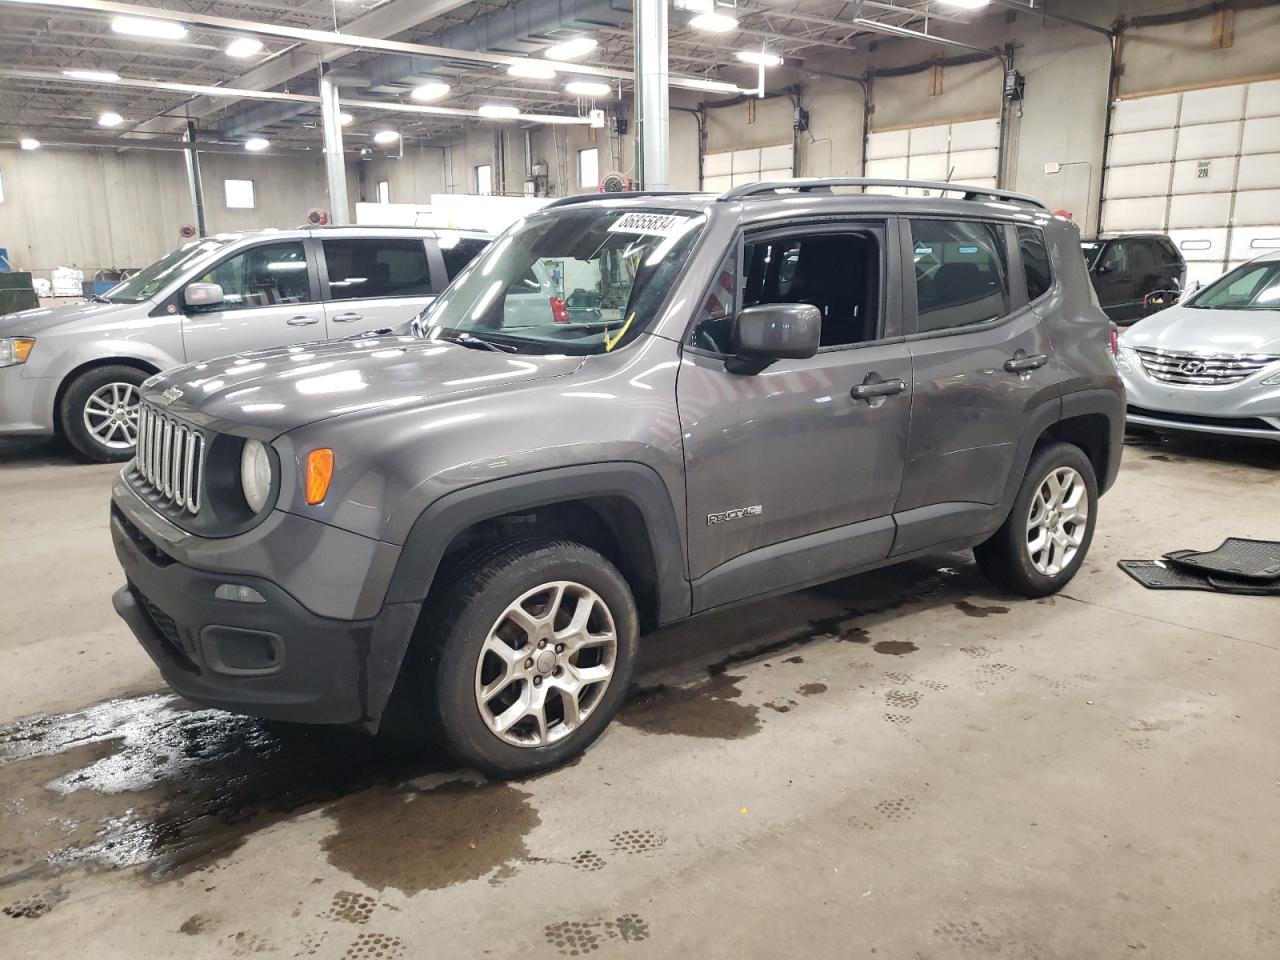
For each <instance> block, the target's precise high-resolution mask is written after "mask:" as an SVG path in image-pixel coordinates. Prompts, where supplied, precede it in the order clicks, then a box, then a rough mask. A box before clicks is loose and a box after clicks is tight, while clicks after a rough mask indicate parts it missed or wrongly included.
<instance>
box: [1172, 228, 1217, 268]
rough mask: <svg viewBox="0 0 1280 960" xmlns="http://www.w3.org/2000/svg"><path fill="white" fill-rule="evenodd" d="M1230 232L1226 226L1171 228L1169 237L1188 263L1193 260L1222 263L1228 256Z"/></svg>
mask: <svg viewBox="0 0 1280 960" xmlns="http://www.w3.org/2000/svg"><path fill="white" fill-rule="evenodd" d="M1229 233H1230V231H1229V230H1228V229H1227V228H1226V227H1213V228H1211V229H1207V228H1201V229H1190V230H1170V231H1169V239H1171V240H1172V241H1173V242H1174V245H1175V246H1177V248H1178V250H1179V251H1180V252H1181V253H1182V259H1183V260H1186V261H1187V262H1188V263H1191V262H1193V261H1200V262H1204V261H1209V262H1212V263H1222V262H1223V261H1224V260H1226V258H1227V235H1228V234H1229Z"/></svg>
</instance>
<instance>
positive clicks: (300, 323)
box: [288, 316, 320, 327]
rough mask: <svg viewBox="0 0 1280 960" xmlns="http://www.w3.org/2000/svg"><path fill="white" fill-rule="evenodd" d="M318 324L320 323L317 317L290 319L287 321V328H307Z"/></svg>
mask: <svg viewBox="0 0 1280 960" xmlns="http://www.w3.org/2000/svg"><path fill="white" fill-rule="evenodd" d="M319 322H320V318H319V317H306V316H303V317H291V318H290V319H289V321H288V323H289V326H291V327H309V326H311V325H312V324H313V323H319Z"/></svg>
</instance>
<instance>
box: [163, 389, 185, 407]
mask: <svg viewBox="0 0 1280 960" xmlns="http://www.w3.org/2000/svg"><path fill="white" fill-rule="evenodd" d="M160 396H161V398H162V399H163V400H164V401H165V403H173V402H174V401H175V400H181V399H182V390H181V389H179V388H178V387H170V388H169V389H168V390H166V391H165V392H164V393H162V394H160Z"/></svg>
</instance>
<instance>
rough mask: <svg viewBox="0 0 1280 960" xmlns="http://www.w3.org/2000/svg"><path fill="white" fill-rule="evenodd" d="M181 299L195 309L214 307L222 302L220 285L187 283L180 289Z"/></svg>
mask: <svg viewBox="0 0 1280 960" xmlns="http://www.w3.org/2000/svg"><path fill="white" fill-rule="evenodd" d="M182 300H183V302H184V303H185V304H186V305H187V306H188V307H195V308H197V309H202V308H205V307H216V306H217V305H218V304H220V303H222V287H220V286H219V285H218V284H216V283H188V284H187V285H186V287H184V288H183V290H182Z"/></svg>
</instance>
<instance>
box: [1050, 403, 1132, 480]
mask: <svg viewBox="0 0 1280 960" xmlns="http://www.w3.org/2000/svg"><path fill="white" fill-rule="evenodd" d="M1090 414H1101V415H1102V416H1104V417H1106V418H1107V424H1108V426H1109V427H1110V431H1109V440H1108V444H1107V469H1106V475H1105V476H1102V477H1098V493H1100V494H1102V493H1106V492H1107V491H1108V490H1109V489H1111V485H1112V484H1113V483H1115V482H1116V476H1117V475H1118V474H1119V473H1120V459H1121V457H1122V455H1123V451H1124V420H1125V396H1124V389H1123V387H1121V388H1119V389H1114V390H1113V389H1110V388H1107V387H1093V388H1090V389H1088V390H1077V391H1076V392H1074V393H1069V394H1067V395H1066V396H1064V397H1063V398H1062V415H1061V416H1060V417H1059V418H1058V419H1059V420H1070V419H1071V418H1072V417H1082V416H1087V415H1090Z"/></svg>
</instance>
